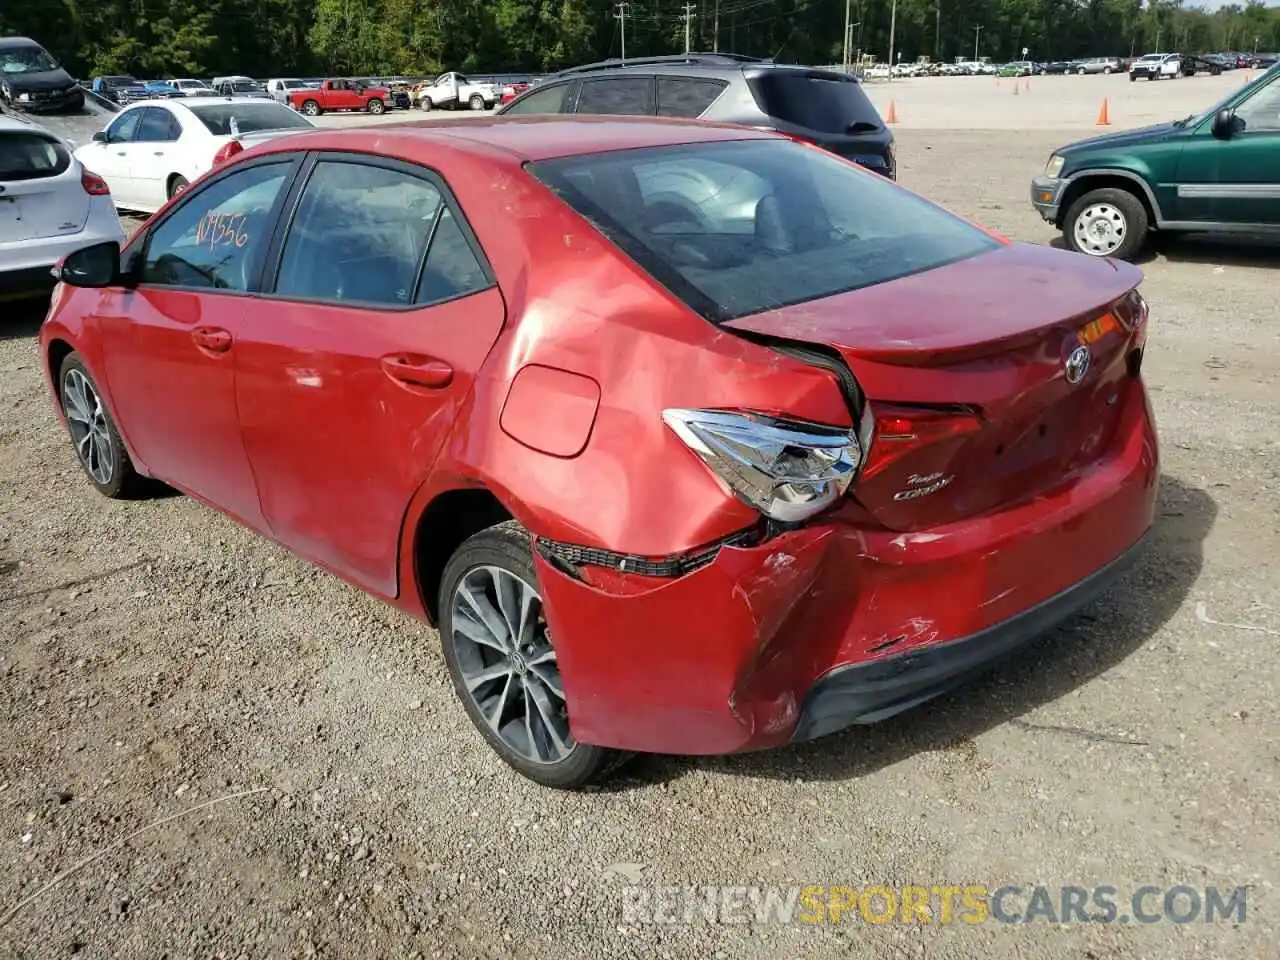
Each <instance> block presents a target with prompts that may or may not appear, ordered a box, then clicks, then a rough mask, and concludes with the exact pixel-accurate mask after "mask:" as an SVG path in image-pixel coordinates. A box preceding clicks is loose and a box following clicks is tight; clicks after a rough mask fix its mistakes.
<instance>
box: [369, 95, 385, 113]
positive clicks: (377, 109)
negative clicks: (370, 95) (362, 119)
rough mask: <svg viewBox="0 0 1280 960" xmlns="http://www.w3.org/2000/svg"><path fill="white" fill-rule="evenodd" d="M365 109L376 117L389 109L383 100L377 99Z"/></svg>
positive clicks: (370, 102) (371, 101)
mask: <svg viewBox="0 0 1280 960" xmlns="http://www.w3.org/2000/svg"><path fill="white" fill-rule="evenodd" d="M365 109H366V110H368V111H369V112H370V113H372V114H374V115H375V116H376V115H378V114H380V113H383V112H384V111H385V110H386V109H387V107H386V104H384V103H383V102H382V101H381V100H378V99H376V98H375V99H373V100H370V101H369V104H368V106H366V107H365Z"/></svg>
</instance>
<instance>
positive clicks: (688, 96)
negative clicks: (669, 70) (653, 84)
mask: <svg viewBox="0 0 1280 960" xmlns="http://www.w3.org/2000/svg"><path fill="white" fill-rule="evenodd" d="M726 86H728V84H726V83H725V82H724V81H723V80H703V79H701V78H698V77H659V78H658V116H660V117H687V118H690V119H693V118H695V117H700V116H702V114H703V112H704V111H705V110H706V109H707V107H709V106H711V104H712V103H714V102H715V99H716V97H718V96H720V93H721V91H722V90H724V88H725V87H726Z"/></svg>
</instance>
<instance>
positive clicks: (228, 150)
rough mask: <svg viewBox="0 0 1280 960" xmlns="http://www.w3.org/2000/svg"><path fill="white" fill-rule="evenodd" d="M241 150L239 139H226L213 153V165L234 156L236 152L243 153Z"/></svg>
mask: <svg viewBox="0 0 1280 960" xmlns="http://www.w3.org/2000/svg"><path fill="white" fill-rule="evenodd" d="M243 152H244V144H243V143H241V142H240V141H239V140H228V141H227V142H226V143H224V144H223V145H222V146H221V147H220V148H219V149H218V152H217V153H215V154H214V155H213V165H214V166H215V167H216V166H218V165H219V164H223V163H226V162H227V161H228V160H230V159H231V158H232V157H234V156H235V155H236V154H237V153H243Z"/></svg>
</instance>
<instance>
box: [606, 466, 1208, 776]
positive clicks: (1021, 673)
mask: <svg viewBox="0 0 1280 960" xmlns="http://www.w3.org/2000/svg"><path fill="white" fill-rule="evenodd" d="M1217 512H1218V510H1217V506H1216V504H1215V503H1214V501H1213V500H1212V498H1211V497H1210V496H1209V495H1208V494H1207V493H1206V492H1205V491H1203V490H1199V489H1196V488H1194V487H1189V486H1187V485H1186V484H1185V483H1183V482H1182V481H1180V480H1178V479H1176V478H1174V477H1171V476H1168V475H1165V476H1163V477H1162V478H1161V486H1160V505H1159V508H1158V512H1157V518H1156V523H1155V526H1154V528H1153V531H1152V533H1151V535H1150V540H1149V543H1148V545H1147V548H1146V550H1145V552H1144V553H1143V555H1142V557H1141V558H1140V559H1139V560H1138V562H1137V564H1136V565H1135V566H1134V567H1133V568H1132V569H1130V570H1129V571H1128V572H1127V573H1126V574H1125V575H1124V576H1123V577H1122V578H1121V579H1119V580H1118V581H1117V582H1116V584H1115V586H1114V587H1113V588H1112V590H1111V591H1110V592H1109V593H1108V594H1106V595H1105V596H1103V597H1102V598H1100V599H1099V600H1097V601H1095V602H1094V603H1093V604H1091V605H1090V606H1088V607H1086V608H1084V610H1082V611H1081V612H1080V613H1079V614H1077V615H1076V616H1075V617H1073V618H1072V619H1070V620H1069V621H1067V622H1066V623H1064V624H1062V625H1061V626H1060V627H1058V628H1057V629H1055V630H1053V631H1052V632H1050V633H1049V634H1046V635H1045V637H1044V638H1043V639H1042V640H1040V641H1038V642H1036V643H1035V644H1034V645H1033V646H1031V647H1029V648H1028V649H1026V650H1025V651H1024V652H1022V653H1021V654H1019V655H1017V656H1016V657H1014V658H1013V659H1011V660H1009V661H1006V662H1005V663H1004V664H1002V665H1000V666H999V667H997V668H995V669H994V670H993V671H992V672H991V673H990V674H988V675H986V676H985V677H983V678H982V679H980V680H977V681H975V682H974V683H972V684H970V685H969V686H967V687H963V688H961V689H959V690H957V691H955V692H954V693H950V694H947V695H945V696H943V697H939V698H938V699H936V700H934V701H932V702H931V703H927V704H924V705H923V706H921V707H918V708H916V709H915V710H912V711H910V712H908V713H905V714H900V715H899V716H897V717H894V718H892V719H890V720H886V721H884V722H882V723H879V724H875V725H871V726H861V727H853V728H850V729H849V730H845V731H842V732H840V733H836V734H832V735H831V736H829V737H827V738H824V739H821V740H815V741H812V742H810V743H805V744H800V745H797V746H794V747H784V748H782V749H780V750H774V751H768V752H763V753H752V754H740V755H737V756H732V757H718V758H698V757H650V756H642V757H638V758H637V759H636V760H635V761H634V762H633V764H631V765H629V766H628V767H627V768H626V769H625V770H624V771H623V772H622V775H621V777H620V778H619V780H618V782H617V787H616V789H626V788H627V787H628V786H631V787H634V786H636V785H637V781H639V782H640V783H657V782H662V781H666V780H673V779H676V778H678V777H680V776H682V775H683V774H685V773H686V772H688V771H689V770H691V769H704V770H714V771H715V772H718V773H726V774H731V775H736V776H744V777H767V778H770V779H778V780H794V779H804V780H848V779H856V778H858V777H862V776H866V775H867V774H871V773H874V772H876V771H877V770H880V769H881V768H883V767H887V766H890V765H892V764H895V763H898V762H899V761H901V760H905V759H907V758H908V757H910V756H912V755H914V754H917V753H925V752H933V751H939V750H954V751H960V752H964V751H969V750H972V743H971V741H972V739H973V738H974V737H977V736H980V735H981V734H983V733H985V732H987V731H988V730H990V729H992V728H994V727H998V726H1000V725H1002V724H1005V723H1011V722H1013V723H1019V722H1020V721H1019V720H1018V718H1019V717H1021V716H1023V715H1024V714H1026V713H1030V712H1031V711H1033V710H1035V709H1037V708H1038V707H1041V706H1044V705H1045V704H1048V703H1052V702H1053V701H1055V700H1057V699H1059V698H1061V697H1064V696H1066V695H1067V694H1068V693H1070V692H1071V691H1072V690H1074V689H1076V688H1077V687H1080V686H1082V685H1083V684H1085V683H1088V682H1089V681H1090V680H1092V679H1094V678H1095V677H1098V676H1099V675H1101V674H1103V673H1105V672H1106V671H1108V670H1110V669H1111V668H1113V667H1115V666H1116V665H1117V664H1119V663H1121V662H1122V661H1123V660H1125V658H1127V657H1128V656H1129V655H1130V654H1132V653H1133V652H1135V651H1136V650H1137V649H1138V648H1140V647H1141V646H1142V645H1143V644H1145V643H1146V642H1147V641H1148V640H1149V639H1150V638H1151V637H1152V636H1153V635H1154V634H1155V633H1156V631H1157V630H1159V629H1160V628H1161V627H1162V626H1163V625H1164V624H1165V623H1167V622H1168V621H1169V620H1170V619H1171V618H1172V617H1173V616H1174V615H1175V614H1176V613H1177V612H1178V609H1179V608H1180V607H1181V605H1182V604H1183V602H1184V601H1185V600H1186V598H1187V595H1188V593H1189V592H1190V590H1191V587H1192V584H1194V583H1195V581H1196V579H1197V577H1198V576H1199V574H1200V569H1201V567H1202V566H1203V563H1204V553H1203V543H1204V540H1205V538H1206V537H1207V536H1208V533H1209V531H1210V529H1211V528H1212V527H1213V524H1214V520H1215V519H1216V517H1217ZM1027 726H1031V725H1029V724H1028V725H1027ZM1100 726H1101V725H1100ZM1034 729H1037V730H1040V729H1041V728H1040V727H1039V726H1038V725H1037V726H1035V727H1034ZM1044 731H1045V732H1047V733H1053V734H1057V735H1061V736H1062V737H1063V743H1064V745H1069V743H1070V742H1071V741H1076V742H1079V743H1083V742H1086V741H1090V740H1092V741H1097V740H1112V741H1115V742H1118V743H1120V744H1121V747H1120V748H1121V749H1123V748H1124V745H1129V744H1133V741H1128V740H1125V739H1123V738H1117V737H1114V736H1113V735H1112V733H1113V732H1112V733H1109V732H1108V731H1106V730H1104V729H1099V730H1097V731H1091V730H1082V729H1077V728H1073V727H1062V728H1059V727H1045V728H1044Z"/></svg>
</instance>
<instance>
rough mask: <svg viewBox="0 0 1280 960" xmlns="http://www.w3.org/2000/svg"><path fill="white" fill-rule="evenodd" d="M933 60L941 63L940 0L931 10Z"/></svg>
mask: <svg viewBox="0 0 1280 960" xmlns="http://www.w3.org/2000/svg"><path fill="white" fill-rule="evenodd" d="M933 59H934V60H935V61H938V62H941V61H942V0H938V2H937V5H936V6H934V8H933Z"/></svg>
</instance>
